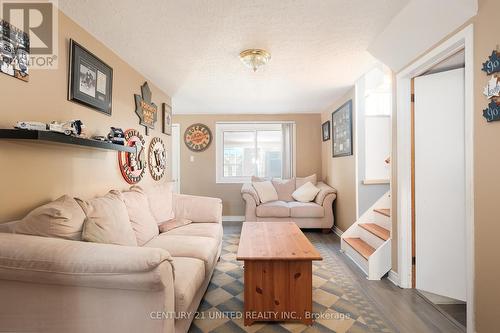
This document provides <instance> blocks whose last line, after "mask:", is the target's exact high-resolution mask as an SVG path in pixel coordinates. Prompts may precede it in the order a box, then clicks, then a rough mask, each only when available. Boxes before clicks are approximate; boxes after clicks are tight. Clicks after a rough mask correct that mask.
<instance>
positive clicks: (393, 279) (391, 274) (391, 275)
mask: <svg viewBox="0 0 500 333" xmlns="http://www.w3.org/2000/svg"><path fill="white" fill-rule="evenodd" d="M387 279H388V280H389V281H391V282H392V283H394V284H395V285H396V286H398V287H399V275H398V273H396V272H394V271H393V270H391V271H390V272H389V276H388V277H387Z"/></svg>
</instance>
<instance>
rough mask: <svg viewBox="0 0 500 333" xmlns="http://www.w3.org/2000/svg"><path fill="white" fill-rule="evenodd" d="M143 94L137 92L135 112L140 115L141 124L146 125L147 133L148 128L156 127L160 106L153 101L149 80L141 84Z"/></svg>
mask: <svg viewBox="0 0 500 333" xmlns="http://www.w3.org/2000/svg"><path fill="white" fill-rule="evenodd" d="M141 93H142V96H141V95H137V94H135V95H134V97H135V113H136V114H137V115H138V116H139V124H140V125H142V126H144V128H145V131H146V135H148V134H149V130H148V129H154V128H155V123H156V120H157V119H158V107H157V106H156V104H155V103H153V102H152V100H151V99H152V93H151V89H149V85H148V83H147V82H144V84H143V85H142V86H141Z"/></svg>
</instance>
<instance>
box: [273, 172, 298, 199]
mask: <svg viewBox="0 0 500 333" xmlns="http://www.w3.org/2000/svg"><path fill="white" fill-rule="evenodd" d="M272 183H273V186H274V188H275V189H276V192H277V193H278V200H281V201H286V202H290V201H294V200H293V197H292V193H293V191H295V178H292V179H273V180H272Z"/></svg>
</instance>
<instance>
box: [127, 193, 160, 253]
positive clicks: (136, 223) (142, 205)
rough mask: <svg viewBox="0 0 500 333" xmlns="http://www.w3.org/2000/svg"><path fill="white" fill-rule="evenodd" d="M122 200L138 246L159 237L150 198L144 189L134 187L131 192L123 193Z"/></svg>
mask: <svg viewBox="0 0 500 333" xmlns="http://www.w3.org/2000/svg"><path fill="white" fill-rule="evenodd" d="M122 198H123V202H124V203H125V206H126V207H127V212H128V216H129V219H130V223H131V225H132V229H134V232H135V237H136V238H137V244H138V245H139V246H142V245H144V244H146V243H147V242H149V241H150V240H151V239H152V238H153V237H155V236H158V234H159V231H158V224H157V223H156V220H155V218H154V217H153V215H152V214H151V211H150V210H149V202H148V198H147V196H146V194H145V193H144V191H143V189H142V188H140V187H139V186H132V187H131V188H130V191H124V192H122Z"/></svg>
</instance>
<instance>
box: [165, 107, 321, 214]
mask: <svg viewBox="0 0 500 333" xmlns="http://www.w3.org/2000/svg"><path fill="white" fill-rule="evenodd" d="M274 120H276V121H285V120H289V121H295V124H296V133H297V140H296V141H297V166H296V167H297V176H299V177H301V176H308V175H310V174H313V173H316V174H317V175H318V177H319V178H321V119H320V115H319V114H278V115H175V116H174V120H173V121H174V123H178V124H180V125H181V136H183V134H184V131H185V130H186V128H187V127H188V126H189V125H191V124H194V123H203V124H205V125H207V126H208V127H209V128H210V130H211V131H212V133H213V135H214V141H213V142H212V144H211V145H210V147H209V148H208V149H207V150H205V151H204V152H200V153H194V152H191V151H190V150H189V149H187V147H186V145H185V144H184V141H183V138H182V137H181V192H182V193H185V194H194V195H207V196H215V197H219V198H221V199H222V201H223V205H224V215H226V216H242V215H245V210H244V209H245V208H244V202H243V200H242V199H241V194H240V190H241V184H216V182H215V167H216V165H215V123H216V122H217V121H274ZM191 156H193V157H194V162H190V157H191Z"/></svg>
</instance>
